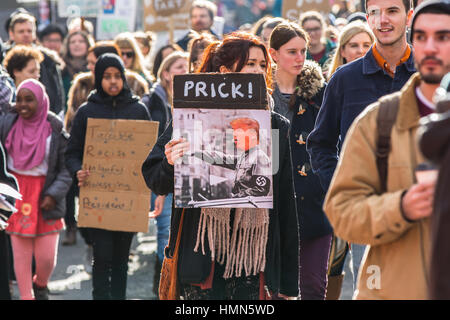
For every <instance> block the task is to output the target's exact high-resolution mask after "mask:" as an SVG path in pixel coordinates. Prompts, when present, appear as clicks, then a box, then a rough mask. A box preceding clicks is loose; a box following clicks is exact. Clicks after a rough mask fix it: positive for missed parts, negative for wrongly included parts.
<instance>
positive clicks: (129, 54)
mask: <svg viewBox="0 0 450 320" xmlns="http://www.w3.org/2000/svg"><path fill="white" fill-rule="evenodd" d="M114 42H115V43H116V44H117V46H118V47H119V48H120V51H121V53H122V61H123V63H124V65H125V68H126V69H128V70H131V71H134V72H136V73H138V74H139V75H140V76H142V77H143V78H144V79H145V80H146V81H147V83H148V86H149V87H150V86H151V85H152V82H153V78H152V75H151V73H150V72H149V71H148V70H147V68H146V66H145V59H144V55H143V54H142V51H141V48H140V47H139V44H138V42H137V41H136V39H135V37H134V35H133V34H132V33H130V32H123V33H120V34H118V35H117V36H116V37H115V38H114Z"/></svg>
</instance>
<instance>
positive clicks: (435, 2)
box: [409, 0, 450, 43]
mask: <svg viewBox="0 0 450 320" xmlns="http://www.w3.org/2000/svg"><path fill="white" fill-rule="evenodd" d="M422 13H441V14H450V0H427V1H424V2H422V3H421V4H420V5H419V6H418V7H417V8H416V9H415V10H414V15H413V17H412V20H411V32H410V33H409V40H410V42H411V43H412V40H413V35H414V23H415V22H416V19H417V17H418V16H419V15H420V14H422Z"/></svg>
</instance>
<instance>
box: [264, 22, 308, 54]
mask: <svg viewBox="0 0 450 320" xmlns="http://www.w3.org/2000/svg"><path fill="white" fill-rule="evenodd" d="M296 37H300V38H302V39H303V40H305V42H306V47H308V44H309V35H308V33H307V32H306V31H305V30H303V29H302V28H301V27H300V26H299V25H298V24H297V23H295V22H290V21H287V22H283V23H280V24H279V25H277V26H276V27H275V28H274V29H273V30H272V33H271V34H270V40H269V44H270V47H271V48H272V49H275V50H280V48H281V47H282V46H283V45H285V44H286V43H288V42H289V41H290V40H291V39H293V38H296Z"/></svg>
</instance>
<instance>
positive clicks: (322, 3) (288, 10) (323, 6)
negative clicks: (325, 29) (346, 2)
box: [282, 0, 331, 21]
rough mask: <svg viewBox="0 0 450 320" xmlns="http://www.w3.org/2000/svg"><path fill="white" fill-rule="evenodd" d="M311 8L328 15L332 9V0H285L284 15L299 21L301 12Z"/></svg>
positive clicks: (286, 17)
mask: <svg viewBox="0 0 450 320" xmlns="http://www.w3.org/2000/svg"><path fill="white" fill-rule="evenodd" d="M309 10H315V11H318V12H320V13H322V14H323V15H327V14H328V13H329V12H330V11H331V4H330V0H283V7H282V17H283V18H285V19H288V20H291V21H298V18H299V16H300V14H301V13H303V12H306V11H309Z"/></svg>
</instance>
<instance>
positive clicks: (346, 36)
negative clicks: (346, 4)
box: [328, 20, 375, 79]
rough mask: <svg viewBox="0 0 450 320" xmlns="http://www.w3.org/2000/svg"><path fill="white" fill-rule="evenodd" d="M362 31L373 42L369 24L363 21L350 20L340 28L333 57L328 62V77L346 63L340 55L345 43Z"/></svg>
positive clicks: (373, 37) (373, 38)
mask: <svg viewBox="0 0 450 320" xmlns="http://www.w3.org/2000/svg"><path fill="white" fill-rule="evenodd" d="M362 32H365V33H367V35H368V36H369V38H370V40H371V42H372V43H373V42H374V41H375V36H374V35H373V33H372V30H371V29H370V27H369V25H368V24H367V23H365V22H362V21H359V20H356V21H353V22H350V23H349V24H348V25H346V26H345V27H344V28H342V31H341V33H340V35H339V41H338V44H337V48H336V50H335V52H334V56H333V59H332V60H331V63H330V68H329V71H328V79H330V78H331V76H332V75H333V73H334V72H335V71H336V69H337V68H338V67H340V66H342V65H344V64H346V63H347V61H345V59H344V57H342V53H341V51H342V49H343V48H344V47H345V45H346V44H347V43H348V42H349V41H350V40H351V39H352V38H353V37H354V36H356V35H357V34H360V33H362Z"/></svg>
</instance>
